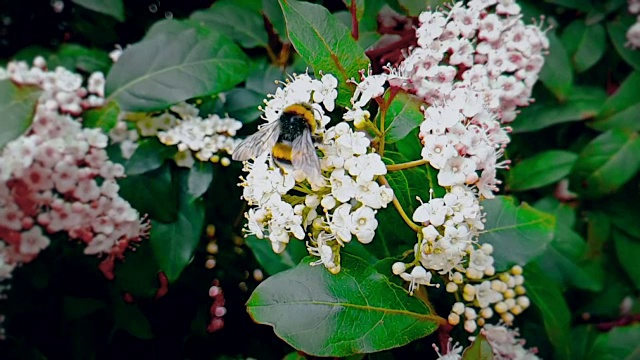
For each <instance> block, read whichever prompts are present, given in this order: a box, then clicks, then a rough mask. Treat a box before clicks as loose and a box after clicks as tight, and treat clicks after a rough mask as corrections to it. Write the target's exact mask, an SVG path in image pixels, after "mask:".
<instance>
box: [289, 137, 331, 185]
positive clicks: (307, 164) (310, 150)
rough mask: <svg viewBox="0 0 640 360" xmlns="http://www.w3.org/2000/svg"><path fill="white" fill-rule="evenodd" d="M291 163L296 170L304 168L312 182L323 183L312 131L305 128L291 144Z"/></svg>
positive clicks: (303, 170)
mask: <svg viewBox="0 0 640 360" xmlns="http://www.w3.org/2000/svg"><path fill="white" fill-rule="evenodd" d="M291 149H292V151H291V163H292V164H293V168H294V169H296V170H302V172H304V173H305V174H306V175H307V178H308V179H309V182H310V183H312V184H314V183H315V184H322V183H324V179H323V178H322V174H321V173H320V160H319V159H318V154H316V148H315V146H313V141H312V140H311V132H310V131H309V129H304V132H303V133H302V135H301V136H298V137H297V138H296V139H295V140H293V143H292V144H291Z"/></svg>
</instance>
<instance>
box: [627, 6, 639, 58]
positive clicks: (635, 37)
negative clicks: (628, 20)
mask: <svg viewBox="0 0 640 360" xmlns="http://www.w3.org/2000/svg"><path fill="white" fill-rule="evenodd" d="M628 9H629V13H630V14H632V15H637V17H636V22H635V23H634V24H633V25H631V27H629V30H627V43H626V44H625V46H628V47H630V48H632V49H634V50H635V49H640V0H629V4H628Z"/></svg>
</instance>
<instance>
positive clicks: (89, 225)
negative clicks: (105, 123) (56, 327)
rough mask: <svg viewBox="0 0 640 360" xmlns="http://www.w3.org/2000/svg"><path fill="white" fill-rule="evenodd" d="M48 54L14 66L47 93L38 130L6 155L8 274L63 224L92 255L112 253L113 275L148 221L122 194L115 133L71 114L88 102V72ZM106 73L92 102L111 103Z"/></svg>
mask: <svg viewBox="0 0 640 360" xmlns="http://www.w3.org/2000/svg"><path fill="white" fill-rule="evenodd" d="M43 61H44V60H42V58H36V60H35V61H34V63H35V65H36V67H34V68H31V69H29V68H28V67H25V66H24V65H17V64H16V63H10V64H9V66H8V68H9V69H10V70H9V73H10V74H11V77H10V78H11V79H12V80H13V81H14V82H16V83H18V84H31V85H37V86H39V87H40V88H42V90H43V92H42V94H41V95H40V98H39V100H38V103H37V105H36V111H35V115H34V119H33V123H32V125H31V127H30V129H29V130H28V131H27V132H26V134H25V135H23V136H21V137H19V138H17V139H15V140H13V141H11V142H9V143H8V144H7V145H6V146H5V148H4V149H3V150H2V153H1V154H0V238H1V239H3V240H4V242H2V243H0V279H2V278H6V277H9V276H10V275H11V271H12V270H13V268H15V266H17V265H19V264H21V263H26V262H29V261H31V260H33V259H34V258H35V257H36V256H37V255H38V253H39V252H40V251H41V250H43V249H44V248H46V247H47V246H48V245H49V243H50V240H49V238H48V237H47V235H46V233H49V234H52V233H57V232H60V231H62V232H65V233H66V234H67V235H68V236H69V238H71V239H76V240H80V241H82V242H84V243H85V244H86V245H87V247H86V248H85V250H84V252H85V254H108V255H107V256H106V259H105V260H104V261H103V262H102V264H101V265H100V268H101V270H102V271H103V272H104V273H105V275H106V276H107V277H111V276H113V272H112V269H113V264H114V261H115V259H119V258H122V256H123V253H124V251H125V250H126V249H127V248H128V247H129V245H130V244H131V242H137V241H140V240H141V237H144V236H146V234H147V230H148V223H147V222H145V221H142V222H141V219H140V214H139V213H138V212H137V211H136V210H135V209H133V208H132V207H131V205H130V204H129V203H128V202H127V201H126V200H124V199H122V198H121V197H120V196H119V195H118V189H119V187H118V184H117V183H116V178H118V177H121V176H123V175H124V168H123V167H122V166H121V165H119V164H114V163H113V162H111V161H109V159H108V157H107V153H106V151H105V150H104V148H105V147H106V146H107V140H108V138H107V136H106V135H104V134H103V133H102V132H101V130H100V129H83V128H82V126H81V123H80V122H79V121H77V119H74V118H73V117H71V116H70V115H69V113H73V114H77V112H76V111H81V110H82V108H84V107H85V106H86V101H87V99H88V98H85V96H86V95H87V93H88V92H87V90H86V89H84V88H82V87H81V85H82V78H81V77H79V76H78V75H76V74H72V73H70V72H68V71H66V70H64V69H61V68H58V69H56V71H55V72H47V71H45V70H44V69H45V66H46V64H44V63H43ZM20 64H22V63H20ZM34 69H38V70H34ZM96 79H98V80H96ZM99 79H103V77H102V75H97V74H94V75H92V76H91V77H90V78H89V88H90V90H89V91H91V92H93V93H94V95H92V96H96V97H98V98H99V99H100V101H93V100H88V101H90V102H92V103H102V102H103V101H102V100H103V99H102V97H101V96H102V94H103V86H104V81H101V80H99ZM22 81H24V82H22ZM69 99H72V101H71V102H69V101H68V100H69ZM70 104H76V105H77V106H78V107H77V108H76V106H75V105H70Z"/></svg>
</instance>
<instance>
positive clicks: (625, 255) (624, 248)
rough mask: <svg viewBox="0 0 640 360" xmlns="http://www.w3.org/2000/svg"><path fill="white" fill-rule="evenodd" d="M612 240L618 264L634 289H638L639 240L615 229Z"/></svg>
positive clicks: (639, 287) (639, 284) (639, 272)
mask: <svg viewBox="0 0 640 360" xmlns="http://www.w3.org/2000/svg"><path fill="white" fill-rule="evenodd" d="M636 220H637V219H636ZM613 241H614V242H615V247H616V254H617V255H618V260H619V261H620V265H622V268H624V270H625V271H626V272H627V274H628V275H629V279H631V281H632V282H633V284H634V285H635V286H636V289H640V266H638V259H640V240H638V239H633V238H631V237H630V236H629V235H627V234H626V233H624V232H622V231H620V230H616V231H614V233H613Z"/></svg>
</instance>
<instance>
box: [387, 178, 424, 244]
mask: <svg viewBox="0 0 640 360" xmlns="http://www.w3.org/2000/svg"><path fill="white" fill-rule="evenodd" d="M378 182H379V183H380V184H382V185H386V186H389V187H391V185H389V182H388V181H387V179H386V178H385V177H384V176H379V177H378ZM393 206H395V208H396V210H398V213H399V214H400V217H402V220H404V222H405V223H406V224H407V225H409V227H410V228H411V230H413V231H415V232H420V231H421V230H422V227H421V226H420V225H418V224H416V223H414V222H413V221H412V220H411V219H410V218H409V216H407V213H406V212H405V211H404V209H403V208H402V205H401V204H400V202H399V201H398V197H396V195H395V194H394V195H393Z"/></svg>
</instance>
